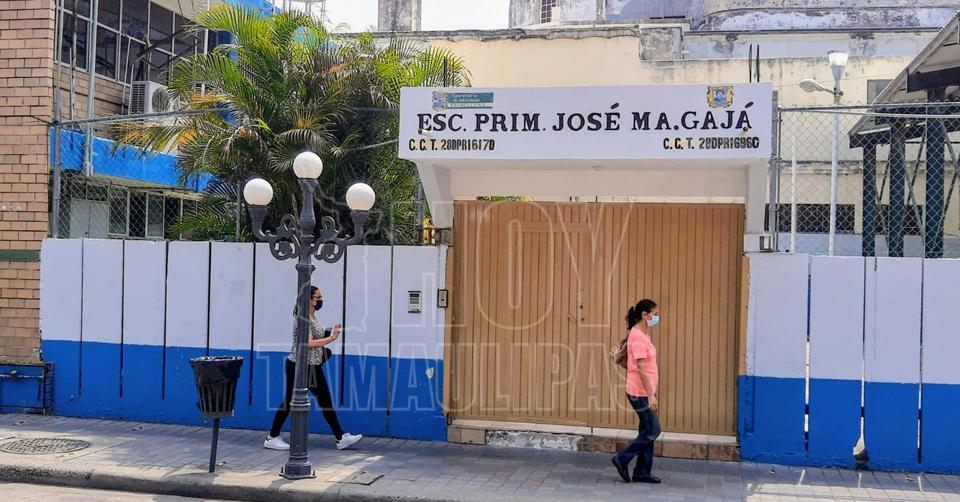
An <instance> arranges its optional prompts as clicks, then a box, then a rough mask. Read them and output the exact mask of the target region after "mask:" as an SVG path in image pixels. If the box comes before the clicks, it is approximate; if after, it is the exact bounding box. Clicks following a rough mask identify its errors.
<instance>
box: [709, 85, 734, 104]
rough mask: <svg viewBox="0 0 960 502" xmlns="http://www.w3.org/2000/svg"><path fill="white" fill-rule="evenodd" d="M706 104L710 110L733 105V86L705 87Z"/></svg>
mask: <svg viewBox="0 0 960 502" xmlns="http://www.w3.org/2000/svg"><path fill="white" fill-rule="evenodd" d="M707 104H708V105H710V108H727V107H729V106H730V105H732V104H733V86H732V85H724V86H716V87H714V86H710V87H707Z"/></svg>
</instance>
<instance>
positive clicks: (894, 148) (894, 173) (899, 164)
mask: <svg viewBox="0 0 960 502" xmlns="http://www.w3.org/2000/svg"><path fill="white" fill-rule="evenodd" d="M906 148H907V138H906V134H905V131H904V129H903V122H902V121H900V120H895V121H894V122H893V124H892V125H891V127H890V157H889V160H888V162H889V163H890V167H889V169H890V209H889V211H888V212H887V246H888V249H889V253H888V254H889V255H890V256H893V257H902V256H903V219H904V218H906V216H907V205H906V192H905V189H906V185H907V166H906V163H905V157H906Z"/></svg>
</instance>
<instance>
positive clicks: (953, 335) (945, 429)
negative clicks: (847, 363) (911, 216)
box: [920, 260, 960, 472]
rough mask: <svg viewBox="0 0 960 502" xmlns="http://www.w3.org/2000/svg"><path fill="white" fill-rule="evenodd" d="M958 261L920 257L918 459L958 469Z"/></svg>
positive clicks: (937, 466) (927, 465)
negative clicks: (921, 276) (920, 311)
mask: <svg viewBox="0 0 960 502" xmlns="http://www.w3.org/2000/svg"><path fill="white" fill-rule="evenodd" d="M958 286H960V260H924V262H923V311H922V314H923V324H922V328H923V329H922V334H921V336H922V338H923V345H922V351H923V352H922V358H921V361H922V366H921V376H922V382H923V383H922V385H921V388H922V394H921V409H922V412H923V414H922V415H921V420H920V423H921V428H920V431H921V434H920V458H921V460H922V463H923V466H924V467H925V468H927V469H930V470H933V471H938V472H947V471H954V472H956V471H960V465H958V464H960V461H958V459H957V452H958V451H960V433H958V432H957V419H958V418H960V363H958V361H957V355H958V354H960V305H958V304H957V288H958Z"/></svg>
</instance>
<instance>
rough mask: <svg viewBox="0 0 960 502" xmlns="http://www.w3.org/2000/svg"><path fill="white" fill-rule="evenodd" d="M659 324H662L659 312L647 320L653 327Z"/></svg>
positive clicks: (648, 324)
mask: <svg viewBox="0 0 960 502" xmlns="http://www.w3.org/2000/svg"><path fill="white" fill-rule="evenodd" d="M657 324H660V315H659V314H657V315H653V316H650V319H649V320H648V321H647V326H649V327H651V328H652V327H654V326H656V325H657Z"/></svg>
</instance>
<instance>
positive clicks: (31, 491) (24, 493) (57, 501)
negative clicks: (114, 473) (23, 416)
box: [0, 483, 216, 502]
mask: <svg viewBox="0 0 960 502" xmlns="http://www.w3.org/2000/svg"><path fill="white" fill-rule="evenodd" d="M0 491H2V492H3V496H4V500H16V501H17V502H100V501H110V502H146V501H148V500H149V501H153V502H201V500H203V501H205V502H216V501H214V500H212V499H194V498H185V497H176V496H167V495H148V494H145V493H128V492H116V491H108V490H87V489H82V488H69V487H63V486H44V485H27V484H23V483H0Z"/></svg>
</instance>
